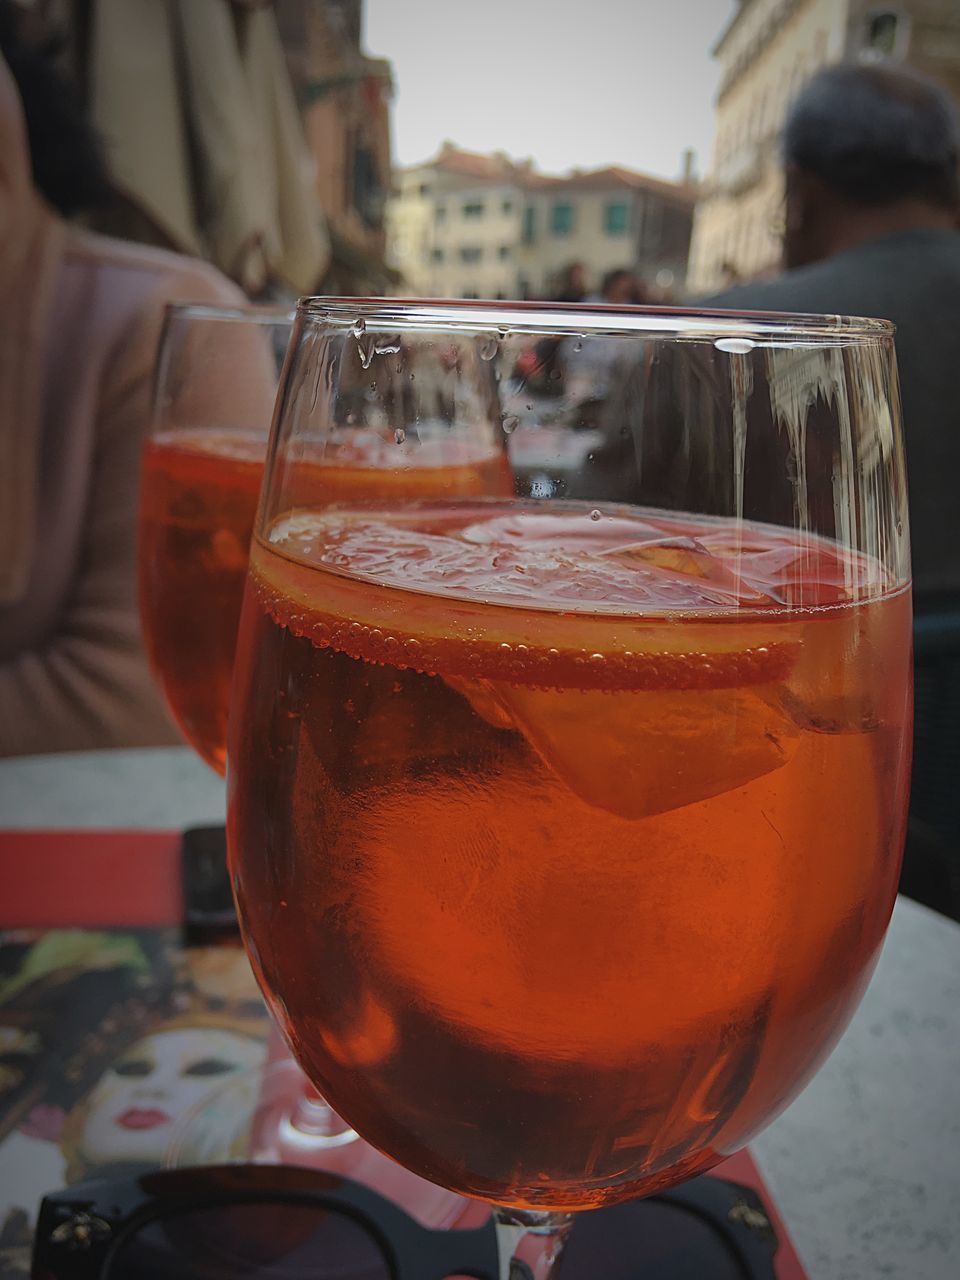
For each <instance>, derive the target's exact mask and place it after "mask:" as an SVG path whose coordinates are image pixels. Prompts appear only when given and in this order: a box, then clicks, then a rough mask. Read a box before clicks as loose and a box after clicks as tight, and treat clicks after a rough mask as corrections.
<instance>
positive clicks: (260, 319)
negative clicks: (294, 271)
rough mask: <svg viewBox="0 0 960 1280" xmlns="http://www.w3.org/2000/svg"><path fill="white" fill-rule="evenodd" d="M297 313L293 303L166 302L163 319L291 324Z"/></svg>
mask: <svg viewBox="0 0 960 1280" xmlns="http://www.w3.org/2000/svg"><path fill="white" fill-rule="evenodd" d="M296 313H297V308H296V304H295V303H292V302H291V303H286V304H280V303H272V302H251V303H250V305H249V306H243V305H241V304H237V305H236V306H221V305H219V304H217V303H213V302H168V303H167V304H166V306H165V307H164V315H165V319H166V320H168V321H170V320H180V319H187V320H224V321H231V322H237V321H243V322H246V323H249V324H262V325H271V324H292V323H293V321H294V318H295V316H296Z"/></svg>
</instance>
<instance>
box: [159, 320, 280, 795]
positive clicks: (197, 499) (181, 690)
mask: <svg viewBox="0 0 960 1280" xmlns="http://www.w3.org/2000/svg"><path fill="white" fill-rule="evenodd" d="M292 319H293V317H292V314H291V311H290V309H289V307H251V308H246V309H245V308H237V309H223V308H215V307H207V306H201V305H192V304H183V305H180V304H177V305H172V306H169V307H168V308H167V312H166V316H165V320H164V326H163V331H162V334H161V339H160V348H159V354H158V358H157V372H156V377H155V380H154V394H153V406H152V419H151V424H150V433H149V436H148V438H147V442H146V447H145V450H144V463H143V476H142V481H141V495H140V536H139V567H140V617H141V623H142V629H143V635H144V642H145V644H146V649H147V656H148V658H149V660H150V665H151V667H152V669H153V672H154V675H155V677H156V679H157V681H158V683H159V684H160V687H161V688H162V690H163V694H164V697H165V698H166V701H167V705H168V706H169V708H170V711H171V713H172V714H173V717H174V719H175V720H176V721H177V724H178V725H179V726H180V729H181V731H182V732H183V734H184V736H185V737H186V739H187V741H188V742H189V743H190V745H191V746H192V747H193V748H194V750H195V751H196V752H197V753H198V754H199V755H200V756H202V758H203V759H204V760H205V761H206V762H207V764H209V765H210V766H211V767H212V768H214V769H216V771H217V772H218V773H220V774H222V773H223V772H224V769H225V766H226V746H227V714H228V711H229V706H230V682H231V678H232V675H233V651H234V646H235V645H236V640H237V625H238V623H239V620H240V606H241V604H242V602H243V584H244V581H245V578H246V572H247V553H248V550H249V546H250V537H251V534H252V533H253V520H254V516H255V515H256V510H257V498H258V497H259V494H260V482H261V480H262V479H263V466H264V459H265V457H266V452H267V436H268V434H269V431H270V421H271V418H272V416H273V406H274V400H275V398H276V392H277V379H278V376H279V369H280V363H281V362H282V360H283V355H284V352H285V350H286V347H287V341H288V339H289V336H290V328H291V324H292Z"/></svg>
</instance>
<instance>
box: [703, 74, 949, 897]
mask: <svg viewBox="0 0 960 1280" xmlns="http://www.w3.org/2000/svg"><path fill="white" fill-rule="evenodd" d="M783 151H784V161H785V164H786V204H785V226H784V259H785V265H786V266H787V268H788V270H787V271H786V273H785V274H784V275H782V276H780V277H779V278H778V279H774V280H768V281H763V282H757V283H753V284H747V285H743V286H740V287H738V288H735V289H732V290H730V291H728V292H725V293H723V294H721V295H719V296H718V297H715V298H712V299H710V303H711V304H712V305H715V306H723V307H734V308H737V309H744V310H760V311H801V312H802V311H807V312H810V311H812V312H828V313H839V314H847V315H863V316H879V317H882V318H884V319H887V320H892V321H894V323H895V324H896V326H897V334H896V340H895V341H896V350H897V363H898V365H899V371H900V386H901V394H902V402H903V421H904V438H905V442H906V452H907V477H908V485H909V494H910V524H911V541H912V554H913V579H914V605H915V609H916V612H917V614H918V615H919V616H920V625H919V626H918V629H917V634H916V655H917V662H916V670H915V674H916V708H917V714H916V723H915V732H914V770H913V783H912V795H911V809H910V823H909V828H908V837H907V849H906V855H905V860H904V872H903V877H902V879H901V889H903V890H904V891H905V892H906V893H908V894H910V895H911V896H913V897H916V898H918V899H919V900H920V901H922V902H925V903H926V904H927V905H928V906H932V907H935V908H937V909H938V910H941V911H945V912H947V913H949V914H951V915H953V916H954V917H955V918H958V919H960V805H958V803H957V800H956V772H957V768H958V767H960V730H958V726H960V492H958V490H960V231H958V227H960V181H958V153H960V126H958V118H957V110H956V107H955V105H954V103H953V102H952V101H951V99H950V97H949V96H948V95H947V94H946V93H945V92H944V90H942V89H941V88H940V87H939V86H938V85H936V84H935V83H934V82H933V81H931V80H928V79H926V78H924V77H922V76H920V75H917V74H916V73H914V72H911V71H906V70H902V69H894V68H890V67H884V66H876V65H840V66H836V67H830V68H828V69H826V70H823V71H821V72H819V73H818V74H817V75H816V76H814V77H813V79H812V80H811V81H810V82H809V83H808V84H807V85H806V87H805V88H804V89H803V91H802V92H801V93H800V95H799V96H798V98H797V100H796V102H795V103H794V105H793V108H792V110H791V111H790V114H789V116H788V118H787V122H786V127H785V132H784V139H783Z"/></svg>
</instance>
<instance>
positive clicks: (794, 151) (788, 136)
mask: <svg viewBox="0 0 960 1280" xmlns="http://www.w3.org/2000/svg"><path fill="white" fill-rule="evenodd" d="M783 150H784V159H785V160H786V162H787V164H794V165H796V166H797V167H798V168H800V169H806V170H807V171H808V172H811V173H815V174H816V175H817V176H818V177H820V178H821V179H822V180H823V181H824V182H825V183H826V184H827V185H828V186H830V187H832V188H833V189H834V190H836V191H838V192H840V193H841V194H842V195H844V196H846V197H847V198H848V199H850V200H853V201H855V202H857V203H860V204H874V205H878V204H889V203H891V202H892V201H894V200H897V199H902V198H903V197H905V196H920V197H922V198H925V199H928V200H930V201H931V202H933V203H936V204H942V205H946V206H948V207H953V206H956V205H958V204H960V184H958V156H960V122H958V117H957V109H956V106H955V104H954V102H953V100H952V99H951V97H950V95H949V94H948V93H947V92H946V91H945V90H944V89H942V88H941V87H940V86H939V85H938V84H937V83H936V82H935V81H933V80H929V79H928V78H927V77H926V76H921V75H919V74H918V73H917V72H915V71H908V70H905V69H903V68H899V67H898V68H893V67H889V66H877V65H876V64H866V65H864V64H862V63H859V64H858V63H841V64H840V65H838V66H833V67H826V68H824V69H823V70H822V71H819V72H818V73H817V74H816V75H815V76H813V78H812V79H811V80H809V81H808V82H807V84H806V85H804V87H803V89H802V90H801V92H800V93H799V95H798V96H797V99H796V101H795V102H794V104H793V106H792V108H791V109H790V112H789V114H788V116H787V122H786V126H785V129H784V136H783Z"/></svg>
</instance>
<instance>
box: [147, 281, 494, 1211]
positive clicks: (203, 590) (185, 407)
mask: <svg viewBox="0 0 960 1280" xmlns="http://www.w3.org/2000/svg"><path fill="white" fill-rule="evenodd" d="M292 318H293V317H292V313H291V312H290V310H289V308H284V307H250V308H239V309H222V308H212V307H208V306H202V305H195V304H182V305H179V304H178V305H173V306H171V307H169V308H168V311H167V315H166V317H165V324H164V328H163V333H162V337H161V343H160V352H159V357H158V367H157V375H156V380H155V388H154V402H153V418H152V423H151V431H150V435H149V437H148V440H147V445H146V449H145V457H144V469H143V480H142V490H141V506H140V546H139V552H140V604H141V615H142V620H143V630H144V635H145V640H146V646H147V651H148V654H149V657H150V660H151V664H152V666H153V669H154V672H155V674H156V676H157V679H158V681H159V682H160V684H161V686H162V688H163V692H164V695H165V697H166V699H167V702H168V704H169V707H170V709H171V711H172V713H173V715H174V717H175V718H176V720H177V722H178V723H179V725H180V727H181V729H182V730H183V732H184V734H185V736H186V737H187V739H188V741H189V742H190V743H191V745H192V746H193V747H194V749H195V750H196V751H197V752H198V754H199V755H201V756H202V757H203V759H204V760H205V761H206V762H207V763H208V764H209V765H211V766H212V767H213V768H214V769H216V770H217V771H218V772H220V773H223V772H224V769H225V764H226V732H227V721H228V713H229V706H230V684H231V677H232V672H233V660H234V648H235V645H236V638H237V626H238V622H239V615H240V606H241V603H242V599H243V585H244V581H245V578H246V568H247V556H248V551H249V544H250V537H251V534H252V531H253V523H254V516H255V514H256V507H257V499H258V495H259V492H260V484H261V480H262V477H263V470H264V461H265V457H266V450H267V436H268V434H269V425H270V420H271V417H272V414H273V407H274V400H275V398H276V390H277V381H278V376H279V370H280V366H281V364H282V361H283V357H284V353H285V351H286V347H287V341H288V338H289V335H290V329H291V324H292ZM356 412H357V413H359V414H360V415H361V416H362V417H363V418H364V421H365V422H367V430H366V431H365V432H362V433H361V432H351V438H350V448H349V449H346V448H345V449H344V450H342V452H341V455H340V457H339V459H338V464H337V466H335V467H334V466H330V465H322V464H320V465H317V466H313V467H311V468H308V469H306V470H305V471H304V473H303V474H304V476H307V477H308V478H309V483H310V497H311V500H312V501H314V502H317V503H323V502H330V501H336V499H337V497H338V495H340V494H341V493H345V494H347V495H354V494H356V493H369V494H371V495H374V496H377V495H379V496H383V495H385V494H390V493H393V492H394V490H397V491H400V492H403V491H413V492H422V493H425V494H429V493H431V492H434V491H435V490H436V489H437V486H440V489H441V490H445V489H446V488H447V487H449V486H453V489H454V490H455V491H456V490H457V489H458V488H463V489H466V490H467V491H471V492H477V493H481V492H502V491H503V488H504V485H505V484H506V483H507V481H508V477H509V469H508V467H507V464H506V461H505V457H504V455H503V451H502V449H500V450H499V451H498V452H497V454H496V456H494V457H493V458H488V459H485V461H484V465H483V466H481V467H479V468H475V469H473V470H472V471H469V474H468V469H467V468H464V467H463V466H459V467H458V465H457V464H456V462H455V463H454V466H453V469H452V470H451V471H449V472H448V471H446V470H445V469H444V467H443V466H440V465H436V463H437V461H438V460H437V459H436V458H434V459H433V463H432V464H431V465H430V466H428V467H427V469H426V470H424V469H423V468H421V467H420V466H410V467H406V468H402V469H399V470H398V469H397V468H396V467H394V466H393V465H392V463H393V452H394V450H395V448H396V446H395V442H394V439H393V435H392V434H391V435H390V438H389V445H390V450H389V453H388V452H387V450H386V441H385V440H384V439H383V437H382V432H379V433H378V431H377V430H376V429H375V424H374V423H373V417H375V415H372V416H371V414H370V413H366V414H364V413H363V409H362V406H360V405H357V406H356ZM351 415H353V411H351ZM417 461H419V459H417ZM328 462H329V460H328ZM271 1055H272V1057H273V1059H274V1060H275V1065H274V1066H273V1067H272V1068H271V1075H270V1079H269V1082H268V1083H269V1086H270V1087H269V1089H268V1090H267V1091H266V1092H264V1093H263V1095H262V1096H260V1097H259V1100H258V1103H257V1105H256V1107H255V1110H254V1115H253V1116H252V1117H251V1116H250V1115H249V1112H248V1107H247V1105H246V1101H247V1095H246V1093H244V1092H243V1089H246V1088H247V1087H248V1082H247V1084H245V1085H244V1086H243V1087H242V1088H241V1086H240V1085H230V1086H226V1087H225V1104H224V1105H225V1106H226V1107H230V1106H233V1107H234V1108H235V1115H236V1118H237V1123H238V1125H240V1126H241V1127H242V1126H244V1125H245V1126H246V1139H245V1141H246V1142H247V1144H248V1152H249V1154H250V1155H251V1157H253V1158H257V1159H268V1158H273V1159H277V1160H284V1161H286V1162H287V1163H297V1164H305V1165H310V1166H314V1167H319V1168H324V1169H333V1168H336V1169H337V1170H339V1171H340V1172H344V1173H349V1174H350V1175H351V1176H353V1177H354V1178H356V1179H365V1180H366V1181H367V1182H368V1183H369V1185H372V1186H375V1187H377V1189H379V1190H381V1191H382V1192H383V1193H384V1194H387V1195H390V1196H392V1197H393V1198H394V1199H398V1200H400V1201H401V1202H403V1203H405V1204H407V1205H408V1206H409V1207H411V1208H413V1209H414V1210H415V1211H416V1212H418V1213H419V1215H420V1217H421V1218H422V1219H423V1220H424V1222H425V1224H426V1225H432V1226H437V1225H441V1224H442V1223H445V1222H447V1221H448V1220H449V1219H450V1217H451V1215H457V1214H459V1213H461V1212H462V1210H463V1202H462V1201H461V1200H460V1198H459V1197H456V1196H453V1195H451V1194H448V1193H443V1192H440V1191H438V1189H437V1188H436V1187H435V1186H431V1185H430V1184H429V1183H425V1182H424V1181H423V1180H422V1179H420V1178H417V1177H415V1176H414V1175H412V1174H408V1173H407V1172H406V1171H405V1170H401V1169H399V1168H397V1167H396V1166H392V1165H390V1164H389V1163H388V1162H386V1161H384V1160H383V1158H382V1157H379V1156H378V1155H377V1153H375V1152H371V1151H370V1149H369V1147H368V1146H367V1144H366V1143H365V1142H362V1141H360V1140H359V1139H358V1136H357V1134H356V1132H355V1131H354V1130H353V1129H352V1128H351V1127H350V1126H349V1125H348V1124H346V1123H344V1121H343V1120H341V1118H340V1117H339V1116H338V1115H337V1113H336V1112H335V1111H333V1110H332V1109H331V1108H330V1107H329V1106H328V1105H327V1103H326V1102H325V1101H324V1099H323V1098H322V1096H321V1095H320V1094H319V1093H318V1092H317V1091H316V1089H315V1088H314V1087H313V1085H312V1084H311V1083H310V1082H309V1081H308V1080H307V1079H306V1078H305V1077H304V1076H303V1073H302V1072H301V1071H300V1070H299V1068H296V1067H295V1066H294V1064H293V1063H292V1060H290V1059H289V1057H287V1061H286V1062H284V1060H283V1059H284V1056H285V1051H284V1050H283V1049H281V1048H280V1047H279V1046H278V1044H274V1045H272V1047H271ZM215 1110H216V1109H215V1108H214V1107H212V1106H211V1107H210V1108H208V1109H207V1111H206V1112H205V1113H204V1116H205V1121H206V1120H209V1118H210V1117H211V1116H212V1115H213V1114H214V1113H215ZM222 1111H223V1107H221V1108H220V1112H222ZM200 1127H201V1122H200V1120H199V1119H196V1124H195V1129H196V1130H197V1132H199V1130H200ZM204 1133H205V1135H206V1136H205V1143H206V1146H205V1151H206V1155H207V1157H208V1158H214V1157H215V1156H219V1158H222V1159H230V1158H231V1157H232V1155H233V1152H234V1149H235V1146H236V1140H237V1135H236V1134H235V1133H234V1134H231V1133H228V1131H227V1129H225V1128H224V1126H223V1125H222V1124H216V1125H214V1124H212V1123H205V1127H204ZM175 1147H176V1152H177V1158H179V1159H188V1158H189V1154H190V1150H191V1148H190V1146H189V1145H188V1144H187V1143H185V1142H181V1141H180V1140H179V1139H178V1141H177V1142H176V1143H175ZM347 1148H349V1149H347Z"/></svg>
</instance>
